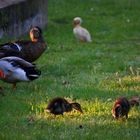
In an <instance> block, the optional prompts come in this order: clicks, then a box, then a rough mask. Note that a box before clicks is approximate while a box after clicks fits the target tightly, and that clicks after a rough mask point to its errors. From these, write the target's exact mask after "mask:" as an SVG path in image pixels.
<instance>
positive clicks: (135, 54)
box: [0, 0, 140, 140]
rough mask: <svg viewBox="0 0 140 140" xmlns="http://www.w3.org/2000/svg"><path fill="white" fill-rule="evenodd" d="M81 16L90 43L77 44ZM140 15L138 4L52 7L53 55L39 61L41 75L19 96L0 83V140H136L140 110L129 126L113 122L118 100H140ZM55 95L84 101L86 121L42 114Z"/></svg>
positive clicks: (48, 35) (70, 0)
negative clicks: (77, 21)
mask: <svg viewBox="0 0 140 140" xmlns="http://www.w3.org/2000/svg"><path fill="white" fill-rule="evenodd" d="M76 16H80V17H82V19H83V26H84V27H86V28H87V29H88V30H89V31H90V33H91V35H92V38H93V42H92V43H78V42H77V41H76V40H75V38H74V37H73V33H72V28H73V27H72V20H73V18H74V17H76ZM139 16H140V1H139V0H50V1H49V2H48V26H47V27H46V28H45V29H44V37H45V40H46V41H47V43H48V50H47V51H46V52H45V53H44V54H43V55H42V56H41V57H40V59H39V60H38V61H37V62H36V63H37V65H38V67H39V68H40V69H41V71H42V76H41V77H40V78H39V79H37V80H36V81H33V82H32V83H29V84H28V83H19V84H18V87H17V89H16V90H15V91H12V89H11V85H10V84H7V83H3V82H2V81H0V85H1V86H2V87H4V89H5V90H4V93H5V96H1V95H0V140H139V139H140V107H134V108H132V109H131V111H130V113H129V118H128V120H126V119H120V120H113V118H112V115H111V109H112V106H113V102H114V100H115V99H116V98H117V97H119V96H126V97H128V98H130V97H131V96H133V95H140V52H139V51H140V18H139ZM0 42H3V40H1V41H0ZM64 81H67V83H68V84H65V85H64V84H63V82H64ZM56 96H61V97H65V98H67V99H69V100H73V101H76V102H79V103H80V104H81V106H82V108H83V111H84V114H82V115H81V114H79V113H78V112H76V111H72V112H71V113H67V114H64V116H56V117H54V116H53V115H51V114H48V113H47V112H44V108H45V107H46V106H47V104H48V102H49V100H50V99H52V98H53V97H56ZM80 126H81V127H82V128H81V127H80Z"/></svg>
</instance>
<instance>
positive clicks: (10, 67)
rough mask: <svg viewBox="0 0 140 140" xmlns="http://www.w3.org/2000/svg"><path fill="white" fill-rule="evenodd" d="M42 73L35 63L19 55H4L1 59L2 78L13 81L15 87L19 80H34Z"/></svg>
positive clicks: (0, 76) (0, 71)
mask: <svg viewBox="0 0 140 140" xmlns="http://www.w3.org/2000/svg"><path fill="white" fill-rule="evenodd" d="M40 75H41V72H40V70H38V69H37V68H36V66H35V65H33V64H31V63H30V62H27V61H25V60H23V59H22V58H19V57H14V56H11V57H4V58H1V59H0V80H2V81H4V82H7V83H12V84H13V89H15V88H16V83H17V82H22V81H25V82H27V81H33V80H35V79H37V78H39V76H40Z"/></svg>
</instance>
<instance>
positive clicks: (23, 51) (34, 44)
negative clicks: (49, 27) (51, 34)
mask: <svg viewBox="0 0 140 140" xmlns="http://www.w3.org/2000/svg"><path fill="white" fill-rule="evenodd" d="M29 34H30V39H31V40H28V41H25V40H22V41H15V42H10V43H6V44H1V45H0V58H3V57H7V56H17V57H20V58H23V59H24V60H26V61H28V62H33V61H35V60H37V59H38V58H39V57H40V56H41V55H42V54H43V52H44V51H45V50H46V43H45V41H44V39H43V36H42V30H41V29H40V28H39V27H37V26H35V27H33V28H31V30H30V32H29Z"/></svg>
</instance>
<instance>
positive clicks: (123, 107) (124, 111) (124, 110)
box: [112, 97, 130, 119]
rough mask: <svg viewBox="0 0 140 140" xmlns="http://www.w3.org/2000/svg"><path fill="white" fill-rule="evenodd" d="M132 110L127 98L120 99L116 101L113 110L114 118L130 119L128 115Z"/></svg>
mask: <svg viewBox="0 0 140 140" xmlns="http://www.w3.org/2000/svg"><path fill="white" fill-rule="evenodd" d="M129 110H130V103H129V101H128V100H127V98H125V97H120V98H118V99H116V101H115V103H114V106H113V109H112V116H113V117H114V118H115V119H118V118H121V117H123V116H126V118H128V113H129Z"/></svg>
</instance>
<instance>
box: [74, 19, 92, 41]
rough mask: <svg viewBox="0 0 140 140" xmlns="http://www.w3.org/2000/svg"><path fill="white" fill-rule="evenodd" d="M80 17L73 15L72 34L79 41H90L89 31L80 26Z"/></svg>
mask: <svg viewBox="0 0 140 140" xmlns="http://www.w3.org/2000/svg"><path fill="white" fill-rule="evenodd" d="M81 23H82V19H81V18H80V17H75V18H74V19H73V25H74V28H73V34H74V35H75V37H76V39H77V40H79V41H81V42H92V40H91V35H90V33H89V31H88V30H87V29H85V28H83V27H82V26H81Z"/></svg>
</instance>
